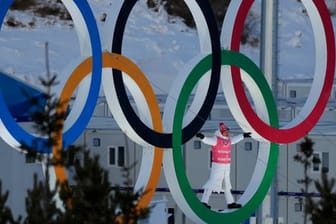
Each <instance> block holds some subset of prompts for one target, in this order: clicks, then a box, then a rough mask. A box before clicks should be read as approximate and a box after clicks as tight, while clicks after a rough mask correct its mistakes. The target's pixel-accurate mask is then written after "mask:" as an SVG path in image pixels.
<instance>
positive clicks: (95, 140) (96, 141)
mask: <svg viewBox="0 0 336 224" xmlns="http://www.w3.org/2000/svg"><path fill="white" fill-rule="evenodd" d="M92 145H93V147H99V146H100V138H93V139H92Z"/></svg>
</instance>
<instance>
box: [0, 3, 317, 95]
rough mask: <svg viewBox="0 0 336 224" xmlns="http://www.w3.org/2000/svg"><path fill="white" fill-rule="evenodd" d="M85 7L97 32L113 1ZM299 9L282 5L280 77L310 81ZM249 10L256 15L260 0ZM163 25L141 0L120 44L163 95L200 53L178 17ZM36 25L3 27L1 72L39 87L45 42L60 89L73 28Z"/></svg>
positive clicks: (308, 36) (255, 55)
mask: <svg viewBox="0 0 336 224" xmlns="http://www.w3.org/2000/svg"><path fill="white" fill-rule="evenodd" d="M89 3H90V5H91V7H92V8H93V10H94V13H95V16H96V19H97V21H98V23H99V26H100V28H101V27H102V25H103V24H102V22H101V21H100V19H101V17H102V16H103V13H107V12H108V8H109V7H113V1H110V0H89ZM303 9H304V8H303V5H302V4H301V3H299V2H298V1H296V0H281V1H280V18H279V37H280V38H279V60H280V61H279V75H280V78H282V79H288V78H298V77H299V78H301V77H311V76H312V74H313V71H314V66H315V65H314V62H315V50H314V38H313V35H312V29H311V23H310V21H309V17H307V16H306V15H304V14H303V13H302V10H303ZM252 10H254V12H255V13H256V14H259V15H260V0H257V1H256V3H255V4H254V6H253V9H252ZM15 13H16V14H15V15H16V16H18V17H20V19H21V20H26V21H30V20H31V17H32V16H31V15H27V14H22V13H17V12H15ZM167 21H168V18H167V15H166V13H165V12H164V11H163V10H159V11H158V12H153V11H151V10H149V9H147V8H146V3H145V0H141V1H139V2H138V3H137V4H136V6H135V8H134V9H133V11H132V14H131V16H130V18H129V20H128V23H127V27H126V35H125V38H124V45H123V54H124V55H126V56H127V57H129V58H130V59H132V60H133V61H134V62H135V63H136V64H137V65H138V66H139V67H140V68H141V69H142V70H143V71H144V72H145V74H146V75H147V76H148V77H149V79H150V81H151V83H152V85H153V87H154V88H155V90H156V92H157V93H163V94H164V93H168V91H169V83H171V81H172V80H173V79H174V78H175V76H176V74H177V73H178V71H179V69H180V68H181V67H182V66H183V65H184V64H185V63H186V62H188V61H189V60H190V59H191V58H193V57H194V56H195V55H197V53H198V51H199V44H198V38H197V33H196V31H195V30H193V29H190V28H188V27H186V26H185V25H184V24H183V23H182V22H181V21H179V20H178V19H176V20H175V21H174V23H168V22H167ZM257 22H258V23H259V21H257ZM36 24H37V25H36V27H35V28H24V29H13V28H9V27H6V26H3V27H2V29H1V32H0V51H1V54H0V69H1V70H2V71H4V72H7V73H10V74H13V75H14V76H16V77H19V78H23V79H25V80H27V81H29V82H32V83H37V82H36V80H37V77H39V76H43V75H44V74H45V71H46V68H45V49H44V46H45V42H48V43H49V48H50V52H49V54H50V67H51V70H52V71H53V72H55V73H57V74H59V75H60V76H59V79H60V81H61V84H60V88H61V85H62V83H63V82H64V80H66V79H67V74H64V73H63V72H62V71H63V70H64V68H65V67H67V66H68V64H69V62H71V61H73V60H74V59H76V58H78V57H79V47H78V41H77V37H76V33H75V30H74V29H73V28H71V27H70V26H69V25H64V24H63V23H56V24H54V25H51V24H50V21H49V22H45V20H43V19H38V20H37V22H36ZM258 26H259V25H258V24H257V25H256V27H258ZM101 29H102V28H101ZM256 32H258V31H256ZM242 52H243V53H244V54H246V55H248V56H249V57H251V58H252V59H253V60H254V61H255V62H256V63H259V50H258V48H251V47H249V46H242Z"/></svg>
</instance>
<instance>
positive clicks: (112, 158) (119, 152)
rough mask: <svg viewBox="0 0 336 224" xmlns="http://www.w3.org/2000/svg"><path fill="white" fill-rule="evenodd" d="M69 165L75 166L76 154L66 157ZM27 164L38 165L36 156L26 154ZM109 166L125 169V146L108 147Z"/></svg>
mask: <svg viewBox="0 0 336 224" xmlns="http://www.w3.org/2000/svg"><path fill="white" fill-rule="evenodd" d="M66 156H67V157H68V158H67V159H66V160H67V164H69V165H73V164H74V161H75V159H76V156H75V154H74V153H69V154H67V155H66ZM25 159H26V163H36V162H37V160H36V159H37V158H36V155H35V154H26V158H25ZM107 164H108V165H110V166H116V167H124V166H125V164H126V150H125V147H124V146H108V147H107Z"/></svg>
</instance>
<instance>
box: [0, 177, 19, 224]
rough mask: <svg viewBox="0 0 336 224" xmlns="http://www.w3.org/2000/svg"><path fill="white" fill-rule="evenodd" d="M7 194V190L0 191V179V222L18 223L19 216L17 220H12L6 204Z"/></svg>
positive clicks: (0, 189) (1, 223) (2, 223)
mask: <svg viewBox="0 0 336 224" xmlns="http://www.w3.org/2000/svg"><path fill="white" fill-rule="evenodd" d="M8 196H9V191H6V192H5V193H2V182H1V181H0V224H7V223H11V224H18V223H20V220H21V217H19V218H18V220H14V218H13V214H12V211H11V209H10V208H9V207H7V206H6V202H7V199H8Z"/></svg>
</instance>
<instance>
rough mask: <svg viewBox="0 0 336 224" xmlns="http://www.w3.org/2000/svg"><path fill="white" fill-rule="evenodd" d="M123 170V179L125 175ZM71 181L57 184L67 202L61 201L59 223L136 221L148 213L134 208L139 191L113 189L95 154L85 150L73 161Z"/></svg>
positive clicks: (139, 194) (147, 210) (83, 223)
mask: <svg viewBox="0 0 336 224" xmlns="http://www.w3.org/2000/svg"><path fill="white" fill-rule="evenodd" d="M127 170H128V169H125V171H124V172H125V173H126V174H125V175H124V177H125V178H127V177H128V175H129V174H128V173H127ZM126 180H127V179H126ZM74 181H75V186H72V187H70V186H69V185H68V183H64V184H63V185H62V187H61V198H62V200H63V201H64V202H67V201H69V200H70V201H71V203H70V204H69V203H65V207H66V211H65V214H64V216H63V217H62V220H61V221H62V223H69V224H70V223H81V224H91V223H95V224H106V223H119V224H121V223H125V224H126V223H137V221H138V220H140V219H142V218H145V217H147V215H148V213H149V209H138V208H137V207H136V204H137V201H138V200H139V198H140V196H141V195H142V194H141V191H139V192H135V193H134V192H133V189H132V188H127V189H121V188H120V187H119V186H116V187H115V189H113V188H112V187H111V186H112V185H111V183H110V181H109V179H108V172H107V171H106V170H104V169H103V168H102V167H101V165H100V163H99V157H98V156H94V157H93V158H92V157H91V156H90V152H89V151H88V150H86V151H84V152H83V160H82V161H80V160H76V161H75V176H74ZM125 183H126V182H125Z"/></svg>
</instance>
